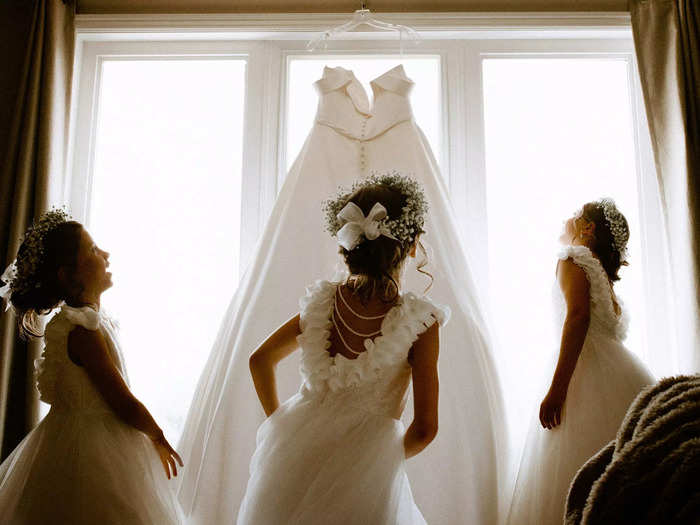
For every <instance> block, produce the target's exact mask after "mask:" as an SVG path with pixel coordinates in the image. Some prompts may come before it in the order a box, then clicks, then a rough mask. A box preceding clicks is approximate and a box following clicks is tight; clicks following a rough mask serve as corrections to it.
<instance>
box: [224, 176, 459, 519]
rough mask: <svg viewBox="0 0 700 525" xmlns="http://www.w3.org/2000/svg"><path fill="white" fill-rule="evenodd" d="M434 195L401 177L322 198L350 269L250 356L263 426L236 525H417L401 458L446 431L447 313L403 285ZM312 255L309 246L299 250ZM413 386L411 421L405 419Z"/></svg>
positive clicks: (310, 295) (317, 288)
mask: <svg viewBox="0 0 700 525" xmlns="http://www.w3.org/2000/svg"><path fill="white" fill-rule="evenodd" d="M426 208H427V205H426V201H425V198H424V196H423V192H422V189H421V188H420V186H419V185H418V184H417V183H416V182H415V181H413V180H412V179H410V178H408V177H404V176H402V175H400V174H397V173H392V174H386V175H373V176H372V177H369V178H367V179H363V180H362V181H359V182H358V183H356V184H355V186H353V191H352V192H351V193H346V194H343V195H340V196H339V197H338V198H337V199H336V200H333V201H328V202H327V203H326V205H325V209H326V213H327V220H328V224H327V229H328V230H329V232H330V233H331V235H333V236H335V237H337V239H338V243H339V244H340V253H341V254H342V256H343V258H344V259H345V263H346V264H347V268H348V272H349V277H348V278H347V279H346V280H344V281H343V282H328V281H318V282H316V283H315V284H313V285H311V286H310V287H309V288H308V289H307V293H306V295H305V296H304V297H303V298H302V299H301V301H300V307H301V308H300V313H299V314H298V315H296V316H295V317H293V318H292V319H290V320H289V321H288V322H286V323H285V324H284V325H283V326H281V327H280V328H278V329H277V330H275V331H274V332H273V333H272V334H271V335H270V336H269V337H268V338H267V340H265V342H264V343H262V344H261V345H260V347H259V348H258V349H257V350H255V352H253V354H252V355H251V357H250V369H251V373H252V377H253V382H254V384H255V388H256V391H257V393H258V397H259V399H260V403H261V404H262V407H263V409H264V411H265V413H266V414H267V415H268V416H269V417H268V418H267V419H266V420H265V421H264V422H263V424H262V425H261V426H260V428H259V430H258V435H257V449H256V451H255V453H254V455H253V458H252V460H251V465H250V479H249V481H248V487H247V490H246V493H245V496H244V498H243V502H242V504H241V507H240V510H239V514H238V524H239V525H242V524H251V525H259V524H282V523H284V524H287V525H291V524H310V525H311V524H313V525H316V524H319V523H333V524H339V525H343V524H358V525H372V524H376V525H385V524H389V523H392V524H406V525H408V524H421V523H425V521H424V519H423V516H422V514H421V512H420V511H419V510H418V508H417V506H416V505H415V503H414V501H413V497H412V495H411V489H410V486H409V483H408V479H407V477H406V473H405V471H404V462H405V459H406V458H410V457H411V456H414V455H416V454H418V453H419V452H421V451H422V450H423V449H424V448H425V447H426V446H427V445H428V444H429V443H430V442H431V441H432V440H433V438H434V437H435V435H436V433H437V429H438V373H437V359H438V347H439V341H438V334H439V330H438V326H439V325H441V324H443V323H444V322H445V321H446V319H447V316H448V312H447V311H446V310H445V309H443V308H441V307H439V306H436V305H435V304H433V303H432V302H431V301H430V300H429V299H427V298H425V297H418V296H416V295H414V294H413V293H411V292H402V291H401V275H402V269H403V266H404V263H405V262H406V258H407V257H414V256H415V253H416V247H417V245H418V236H419V235H420V234H421V233H422V227H423V222H424V218H425V213H426ZM299 256H301V257H303V256H313V254H299ZM297 349H300V350H301V367H300V372H301V376H302V384H301V387H300V389H299V392H298V393H297V394H296V395H294V396H293V397H291V398H290V399H288V400H287V401H286V402H285V403H283V404H282V405H280V402H279V400H278V397H277V390H276V386H275V366H276V365H277V363H278V362H279V361H280V360H282V359H284V358H285V357H286V356H288V355H289V354H291V353H292V352H294V351H295V350H297ZM411 380H412V382H413V399H414V419H413V422H412V423H411V425H410V426H409V427H408V429H407V430H405V429H404V426H403V424H402V423H401V422H400V421H399V418H400V416H401V413H402V412H403V408H404V404H405V400H406V395H407V389H408V387H409V385H410V384H411Z"/></svg>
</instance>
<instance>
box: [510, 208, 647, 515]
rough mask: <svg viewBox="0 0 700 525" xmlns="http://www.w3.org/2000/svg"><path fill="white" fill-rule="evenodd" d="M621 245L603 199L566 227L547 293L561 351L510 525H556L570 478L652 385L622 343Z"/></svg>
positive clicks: (614, 216) (618, 222) (533, 430)
mask: <svg viewBox="0 0 700 525" xmlns="http://www.w3.org/2000/svg"><path fill="white" fill-rule="evenodd" d="M628 239H629V228H628V225H627V220H626V219H625V217H624V216H623V215H622V213H621V212H620V211H619V210H618V209H617V207H616V206H615V203H614V202H613V201H612V200H610V199H601V200H599V201H596V202H589V203H587V204H585V205H584V206H583V208H581V209H580V210H579V211H578V212H576V213H575V214H574V216H573V217H571V218H570V219H568V220H567V221H566V224H565V227H564V232H563V233H562V236H561V239H560V240H561V242H562V243H563V244H564V247H563V249H562V250H561V251H560V253H559V259H558V264H557V272H556V275H557V284H556V286H555V290H554V300H555V309H556V311H557V313H558V326H557V328H558V329H559V330H560V331H561V344H560V348H559V352H558V354H554V355H553V356H552V357H553V359H552V363H551V368H552V369H553V375H552V376H551V377H552V379H551V384H550V385H549V390H548V391H547V394H546V396H545V397H544V400H543V401H542V403H541V405H540V407H539V412H538V413H537V414H536V416H535V418H534V419H533V421H532V424H531V427H530V431H529V433H528V437H527V441H526V444H525V449H524V452H523V456H522V460H521V463H520V469H519V472H518V477H517V481H516V486H515V492H514V497H513V501H512V503H511V508H510V512H509V515H508V523H509V524H511V525H554V524H556V525H561V523H562V522H563V520H564V508H565V503H566V496H567V494H568V490H569V485H570V483H571V481H572V480H573V478H574V475H575V474H576V472H577V471H578V469H579V468H580V467H581V466H582V465H583V464H584V463H585V462H586V461H587V460H588V458H590V457H591V456H592V455H593V454H595V453H596V452H598V450H599V449H600V448H602V447H603V446H604V445H606V444H607V443H608V442H609V441H610V440H612V439H614V438H615V434H616V432H617V429H618V427H619V426H620V423H621V422H622V419H623V418H624V416H625V413H626V412H627V408H628V407H629V405H630V403H631V402H632V401H633V400H634V398H635V397H636V395H637V394H638V393H639V392H640V390H642V388H644V387H645V386H647V385H649V384H652V383H654V378H653V377H652V376H651V374H650V373H649V371H648V370H647V369H646V367H645V366H644V365H643V364H642V363H641V362H640V361H639V359H637V357H636V356H635V355H634V354H632V353H631V352H629V351H628V350H627V349H626V348H625V347H624V345H623V344H622V341H623V340H624V338H625V335H626V332H627V316H626V312H625V310H624V308H623V305H622V302H621V300H620V298H619V297H618V296H617V295H616V294H615V291H614V288H613V284H614V283H615V282H616V281H618V280H619V279H620V277H619V275H618V271H619V270H620V267H621V266H623V265H625V264H626V262H625V253H626V247H627V240H628ZM543 390H544V389H543Z"/></svg>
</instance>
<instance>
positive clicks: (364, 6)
mask: <svg viewBox="0 0 700 525" xmlns="http://www.w3.org/2000/svg"><path fill="white" fill-rule="evenodd" d="M362 10H363V11H366V10H367V2H365V0H362Z"/></svg>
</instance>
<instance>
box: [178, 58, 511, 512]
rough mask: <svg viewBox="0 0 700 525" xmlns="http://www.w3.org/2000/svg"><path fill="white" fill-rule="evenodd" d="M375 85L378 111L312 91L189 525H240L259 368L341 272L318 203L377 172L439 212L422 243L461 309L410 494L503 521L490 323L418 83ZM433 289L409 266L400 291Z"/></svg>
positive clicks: (446, 342) (241, 298)
mask: <svg viewBox="0 0 700 525" xmlns="http://www.w3.org/2000/svg"><path fill="white" fill-rule="evenodd" d="M371 85H372V89H373V91H374V101H373V104H370V102H369V99H368V97H367V95H366V93H365V92H364V90H363V88H362V85H361V84H360V82H358V80H357V79H356V78H355V77H354V75H353V73H352V72H351V71H348V70H345V69H342V68H325V70H324V73H323V78H322V79H320V80H319V81H318V82H317V83H316V84H315V86H316V89H317V90H318V92H319V105H318V112H317V115H316V121H315V124H314V126H313V127H312V129H311V132H310V133H309V136H308V138H307V140H306V142H305V143H304V145H303V147H302V150H301V152H300V154H299V156H298V158H297V159H296V161H295V162H294V164H293V166H292V168H291V169H290V171H289V174H288V176H287V179H286V180H285V182H284V185H283V187H282V189H281V191H280V194H279V197H278V199H277V202H276V204H275V206H274V209H273V211H272V214H271V216H270V219H269V220H268V223H267V225H266V227H265V230H264V233H263V235H262V238H261V239H260V241H259V244H258V246H257V248H256V251H255V254H254V255H253V257H252V258H251V259H252V262H251V264H250V266H249V268H248V270H247V271H246V273H245V275H244V276H243V278H242V280H241V282H240V285H239V288H238V290H237V292H236V294H235V296H234V297H233V300H232V302H231V305H230V307H229V309H228V311H227V312H226V314H225V315H224V318H223V321H222V324H221V329H220V331H219V334H218V337H217V339H216V342H215V344H214V347H213V348H212V350H211V355H210V357H209V360H208V362H207V364H206V366H205V369H204V371H203V373H202V376H201V379H200V382H199V385H198V387H197V389H196V393H195V396H194V400H193V402H192V405H191V407H190V411H189V415H188V418H187V421H186V424H185V429H184V433H183V437H182V439H181V442H180V445H179V450H180V451H181V453H182V455H183V459H184V461H185V470H184V473H183V475H182V476H181V478H180V483H181V484H180V487H179V498H180V501H181V502H182V504H183V508H184V510H185V512H186V513H187V514H189V515H190V519H191V520H192V523H231V522H233V521H235V519H236V516H237V513H238V508H239V505H240V502H241V499H242V497H243V494H244V491H245V487H246V483H247V480H248V466H249V463H250V459H251V456H252V454H253V452H254V450H255V436H256V430H257V428H258V426H259V425H260V424H261V423H262V422H263V419H264V413H263V411H262V408H261V407H260V404H259V402H258V400H257V397H256V395H255V390H254V388H253V383H252V380H251V377H250V372H249V369H248V357H249V355H250V354H251V353H252V352H253V351H254V350H255V348H256V347H257V346H258V345H259V344H260V343H261V342H262V341H263V340H264V339H265V338H266V337H267V336H268V335H269V334H270V333H271V332H272V331H273V330H274V329H276V328H277V327H278V326H280V325H281V324H282V323H283V322H285V321H286V320H287V319H289V318H290V317H292V316H293V315H295V314H296V313H297V312H298V311H299V308H298V305H297V298H298V297H301V296H302V295H303V294H304V288H305V286H306V285H307V284H308V283H311V282H315V281H316V280H318V279H324V278H331V277H332V276H333V274H334V272H335V270H336V268H337V267H338V265H341V267H344V265H342V263H341V259H340V257H339V256H338V249H339V248H338V245H337V242H336V240H335V239H333V238H331V237H330V236H329V235H328V233H327V232H325V231H324V223H323V215H322V211H321V202H322V201H323V200H325V199H327V198H328V197H329V196H332V195H333V194H335V192H336V191H337V188H338V186H339V185H342V186H345V187H347V186H350V185H351V184H352V183H353V182H354V181H355V180H357V179H358V178H360V177H362V176H364V175H368V174H369V173H370V172H371V171H372V170H380V171H388V170H398V171H401V172H404V173H407V174H411V175H412V176H413V177H415V178H416V179H417V180H418V181H419V182H420V183H421V184H422V185H423V187H424V189H425V193H426V198H427V200H428V204H429V206H430V211H429V212H428V215H427V218H426V227H425V230H426V234H425V235H424V236H423V241H424V242H426V243H428V244H429V245H431V246H432V252H433V253H432V256H431V265H430V267H429V271H430V272H431V273H432V274H433V276H434V279H435V281H434V284H433V286H432V288H431V289H430V296H431V297H432V299H433V300H434V301H436V302H437V303H439V304H444V305H447V306H449V307H450V309H451V311H452V318H451V320H450V323H449V324H448V325H447V326H446V327H445V328H444V329H443V330H442V332H441V351H440V381H441V394H440V430H439V433H438V436H437V438H436V439H435V441H433V443H432V444H431V445H430V446H429V447H428V448H427V450H426V451H424V452H423V453H421V454H419V455H418V456H417V457H416V458H413V459H411V460H410V461H409V462H408V464H407V467H406V468H407V472H408V477H409V480H410V483H411V487H412V490H413V495H414V497H415V500H416V503H417V505H418V507H419V508H420V509H421V511H422V513H423V515H424V516H425V519H426V520H427V521H428V522H429V523H431V524H434V525H439V524H451V523H474V524H479V523H484V524H491V523H495V522H496V520H497V512H498V503H499V498H498V496H499V492H498V491H499V489H498V484H499V481H502V480H501V479H500V478H499V475H500V472H502V471H501V468H503V467H504V466H505V462H506V457H505V456H506V454H507V449H506V441H505V418H504V413H503V406H502V399H501V392H500V388H499V384H498V379H497V376H496V372H495V367H494V363H493V359H492V355H491V347H490V338H489V334H488V329H487V325H486V321H485V319H484V316H483V314H482V311H481V307H480V301H479V298H478V297H477V295H476V287H475V285H474V283H473V282H472V277H471V273H470V268H469V264H468V262H467V258H466V255H465V253H464V251H463V248H462V245H461V243H460V240H459V238H458V234H457V229H456V226H455V222H454V218H453V215H452V212H451V208H450V204H449V201H448V198H447V191H446V187H445V184H444V182H443V180H442V178H441V176H440V173H439V171H438V167H437V163H436V161H435V159H434V157H433V154H432V152H431V150H430V146H429V145H428V143H427V141H426V139H425V137H424V136H423V133H422V132H421V131H420V129H419V127H418V126H417V125H416V123H415V121H414V120H413V117H412V112H411V106H410V101H409V98H408V96H409V94H410V91H411V87H412V85H413V82H412V81H411V80H410V79H408V78H407V77H406V75H405V72H404V70H403V67H402V66H397V67H395V68H393V69H391V70H390V71H387V72H386V73H385V74H383V75H381V76H380V77H379V78H377V79H375V80H374V81H373V82H372V84H371ZM477 255H478V254H477ZM428 283H429V280H428V279H427V278H426V277H425V276H423V275H422V274H420V273H418V272H417V271H416V269H415V267H414V266H413V265H412V264H411V265H409V266H408V267H407V268H406V271H405V279H404V287H403V290H402V292H409V291H411V292H414V293H417V294H421V293H422V292H423V291H424V290H425V288H426V286H427V285H428ZM195 350H196V351H204V349H201V350H199V349H195ZM195 350H193V351H195ZM296 354H298V352H297V353H295V354H294V355H293V356H292V357H290V358H288V359H286V360H284V361H283V362H282V363H280V365H279V366H278V369H277V377H278V385H279V393H280V399H286V398H287V397H289V396H291V395H293V394H294V393H295V392H296V391H297V389H298V387H299V372H298V366H299V356H298V355H296ZM411 407H412V405H411V402H410V401H409V402H408V404H407V410H406V412H405V414H404V417H403V421H404V423H410V421H411V419H412V410H411Z"/></svg>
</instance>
